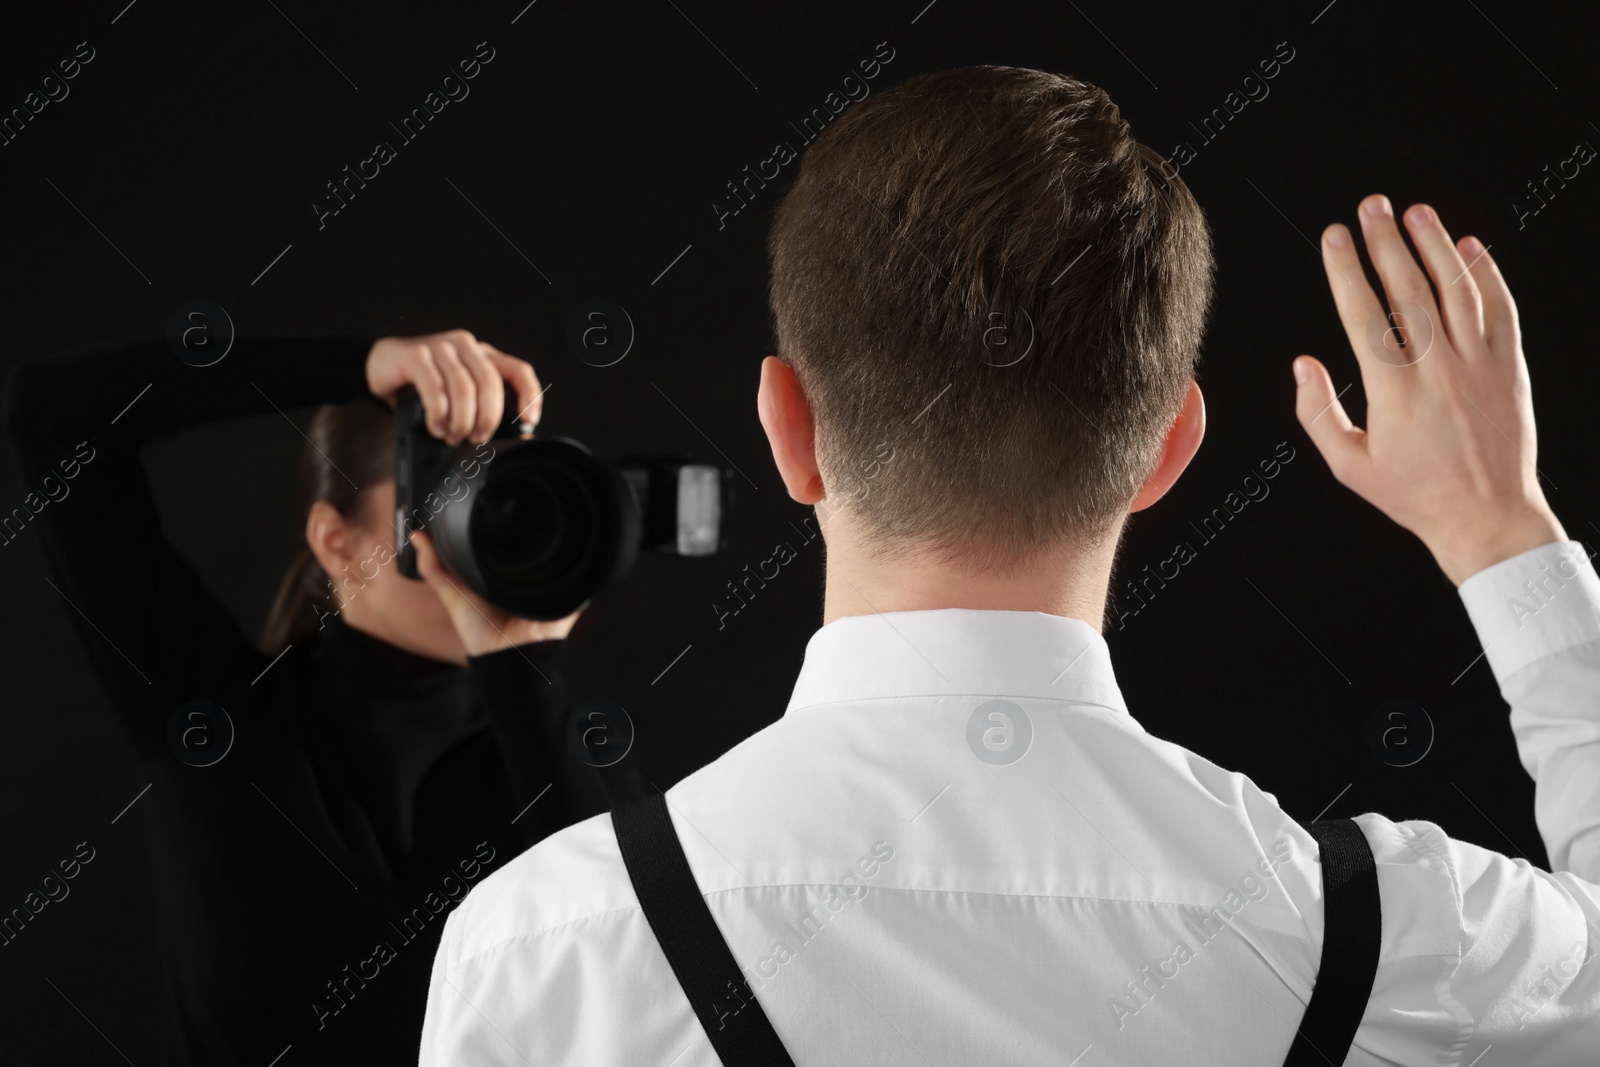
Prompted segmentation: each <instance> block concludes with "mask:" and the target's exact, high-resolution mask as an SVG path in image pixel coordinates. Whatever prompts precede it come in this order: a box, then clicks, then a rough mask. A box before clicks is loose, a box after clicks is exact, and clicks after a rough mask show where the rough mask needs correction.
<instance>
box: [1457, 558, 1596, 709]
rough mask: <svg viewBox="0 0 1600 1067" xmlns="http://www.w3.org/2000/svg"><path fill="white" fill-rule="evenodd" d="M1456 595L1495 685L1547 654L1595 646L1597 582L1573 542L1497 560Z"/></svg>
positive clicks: (1467, 582)
mask: <svg viewBox="0 0 1600 1067" xmlns="http://www.w3.org/2000/svg"><path fill="white" fill-rule="evenodd" d="M1457 592H1458V593H1460V594H1461V602H1462V603H1463V604H1465V605H1466V608H1467V615H1468V617H1469V618H1471V620H1472V626H1473V628H1474V629H1475V630H1477V631H1478V640H1479V641H1481V642H1482V643H1483V648H1484V654H1485V655H1486V656H1487V657H1488V660H1489V668H1490V669H1491V670H1492V671H1494V677H1495V681H1496V682H1503V681H1505V680H1506V678H1508V677H1509V676H1511V675H1512V674H1515V673H1516V672H1517V671H1519V670H1521V669H1522V668H1524V667H1526V666H1527V665H1528V664H1530V663H1532V662H1534V661H1535V660H1538V659H1541V658H1543V657H1545V656H1548V655H1551V654H1552V653H1556V652H1560V651H1562V650H1563V649H1567V648H1571V647H1573V646H1574V645H1580V644H1584V643H1586V642H1589V641H1600V576H1597V575H1596V574H1595V569H1594V564H1593V563H1592V562H1591V561H1590V559H1589V556H1588V554H1587V553H1586V552H1585V551H1584V547H1583V545H1582V544H1581V543H1579V542H1577V541H1553V542H1551V543H1550V544H1548V545H1540V546H1539V547H1538V548H1530V549H1529V550H1528V551H1526V552H1523V553H1521V554H1520V555H1516V556H1512V557H1511V558H1510V559H1506V560H1501V561H1500V562H1499V563H1496V564H1495V565H1494V566H1492V567H1486V568H1484V569H1483V570H1481V571H1479V572H1478V573H1477V574H1474V575H1472V576H1471V577H1470V578H1468V579H1467V580H1466V581H1464V582H1462V583H1461V585H1460V587H1459V588H1458V589H1457Z"/></svg>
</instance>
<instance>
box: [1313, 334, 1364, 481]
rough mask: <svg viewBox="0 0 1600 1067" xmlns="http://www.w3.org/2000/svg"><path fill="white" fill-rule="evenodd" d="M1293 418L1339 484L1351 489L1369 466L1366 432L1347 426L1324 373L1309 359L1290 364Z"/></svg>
mask: <svg viewBox="0 0 1600 1067" xmlns="http://www.w3.org/2000/svg"><path fill="white" fill-rule="evenodd" d="M1294 372H1295V382H1296V391H1295V398H1294V413H1295V417H1296V418H1298V419H1299V420H1300V425H1301V426H1303V427H1304V428H1305V431H1306V433H1307V435H1309V436H1310V438H1311V443H1312V444H1314V445H1316V446H1317V451H1318V452H1320V453H1321V454H1322V458H1323V459H1324V460H1325V461H1326V462H1327V464H1328V469H1329V470H1330V471H1332V472H1333V476H1334V477H1335V478H1337V479H1338V480H1339V481H1340V482H1341V483H1342V484H1344V485H1346V486H1349V487H1350V488H1352V489H1354V488H1355V487H1356V484H1357V483H1359V482H1361V481H1362V477H1363V472H1364V471H1365V469H1366V466H1367V464H1368V462H1369V460H1368V456H1367V435H1366V432H1365V431H1363V430H1361V429H1360V428H1359V427H1357V426H1355V425H1353V424H1352V423H1351V422H1350V416H1349V415H1347V414H1346V413H1345V410H1344V405H1343V404H1341V403H1340V402H1339V397H1338V394H1337V393H1335V392H1334V389H1333V380H1332V379H1331V378H1329V377H1328V369H1327V368H1326V367H1324V366H1323V365H1322V363H1321V361H1319V360H1317V359H1315V358H1314V357H1312V356H1300V357H1299V358H1297V359H1296V360H1295V361H1294Z"/></svg>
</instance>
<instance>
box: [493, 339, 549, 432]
mask: <svg viewBox="0 0 1600 1067" xmlns="http://www.w3.org/2000/svg"><path fill="white" fill-rule="evenodd" d="M483 350H484V355H485V356H487V357H488V359H489V362H490V363H491V364H493V366H494V368H495V369H496V370H497V371H498V372H499V373H500V375H501V377H503V378H504V379H505V380H506V381H507V382H509V383H510V384H511V387H512V389H513V390H515V391H516V394H517V414H518V421H519V422H529V423H533V424H535V425H537V424H538V422H539V416H540V415H542V414H543V413H544V388H543V387H542V386H541V385H540V384H539V376H538V375H536V374H534V372H533V366H532V364H530V363H528V361H527V360H522V359H518V358H517V357H516V356H508V355H506V354H505V353H504V352H502V351H500V350H499V349H498V348H495V347H494V346H493V345H487V344H486V345H484V346H483Z"/></svg>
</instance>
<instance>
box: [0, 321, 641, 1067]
mask: <svg viewBox="0 0 1600 1067" xmlns="http://www.w3.org/2000/svg"><path fill="white" fill-rule="evenodd" d="M502 378H503V379H504V380H505V381H507V382H509V383H511V384H512V385H514V386H515V387H516V389H517V394H518V397H519V401H520V402H521V403H522V405H523V411H524V412H525V413H526V415H525V417H527V418H528V419H529V420H530V421H537V418H538V409H539V404H538V396H539V388H538V382H537V380H536V378H535V377H534V375H533V371H532V368H530V367H529V366H528V365H527V364H526V363H524V362H523V361H521V360H518V359H515V358H514V357H511V356H508V355H505V354H504V353H501V352H499V351H498V350H496V349H494V348H493V347H491V346H489V345H487V344H484V343H483V342H480V341H478V340H477V339H476V338H473V337H472V336H471V335H470V334H466V333H464V332H462V331H456V332H454V333H450V334H436V335H430V336H428V337H420V338H383V339H379V340H377V341H376V342H375V341H374V340H373V339H372V338H370V337H342V338H322V339H294V340H290V339H276V340H273V339H259V338H258V339H250V338H239V339H237V340H236V341H235V343H234V345H233V348H232V350H231V351H230V352H229V353H228V354H227V356H226V358H224V359H223V360H222V361H221V362H219V363H216V364H214V365H212V366H208V367H194V366H190V365H188V364H186V363H185V362H182V361H180V360H179V359H178V358H177V357H176V356H175V355H174V354H173V352H172V350H171V349H170V348H169V347H168V345H167V344H166V343H165V342H164V341H152V342H141V343H135V344H129V345H122V346H118V347H115V348H105V349H98V350H95V351H90V352H83V353H78V354H73V355H67V356H59V357H54V358H50V359H45V360H37V361H33V362H29V363H25V364H23V365H22V366H21V367H19V368H18V369H17V370H16V371H15V372H14V373H13V376H12V379H11V382H10V386H9V389H8V396H7V407H6V422H7V429H8V431H9V434H10V439H11V444H12V448H13V450H14V453H15V455H16V459H17V463H18V467H19V474H20V476H21V478H22V480H23V482H24V484H27V485H34V486H40V487H41V488H42V490H43V491H44V493H45V494H46V496H44V497H40V496H38V495H37V494H36V495H34V496H30V497H29V498H28V499H29V501H30V502H29V504H28V508H29V510H30V512H33V515H32V517H31V519H29V525H33V526H37V527H39V529H38V530H37V531H36V535H37V536H38V537H39V543H40V545H41V546H42V548H43V551H44V554H45V556H46V560H47V563H48V571H49V577H50V579H51V581H52V582H53V583H54V584H55V586H56V587H57V588H58V590H59V591H60V592H61V594H62V595H63V597H64V598H65V599H66V600H67V601H69V603H70V604H71V608H72V610H71V611H70V612H69V615H70V617H71V618H72V620H73V623H74V625H75V626H76V627H77V630H78V635H79V638H80V641H81V642H82V645H83V648H84V650H85V652H86V653H87V655H88V657H89V660H90V663H91V665H92V668H93V670H94V672H95V674H96V676H97V678H98V680H99V682H100V684H101V686H102V688H103V689H104V691H105V693H106V695H107V697H108V698H109V699H110V703H111V706H112V708H113V710H114V712H115V714H116V715H117V717H118V719H119V721H120V723H121V724H122V727H123V728H124V730H125V731H126V733H127V735H128V737H129V738H130V740H131V742H132V744H133V747H134V750H135V751H136V752H137V754H138V758H139V761H140V766H141V772H140V773H141V775H142V777H143V778H144V779H145V780H147V781H149V782H150V783H151V785H150V788H149V790H148V793H147V794H145V795H143V797H142V799H141V800H140V801H139V803H140V807H141V809H142V811H143V813H144V818H145V821H146V825H147V826H148V829H149V839H150V847H151V851H152V870H153V874H154V878H155V880H156V886H155V889H156V898H157V907H158V909H159V913H160V915H159V917H160V922H161V929H162V937H161V941H162V945H163V953H164V956H165V960H164V964H165V966H164V973H165V975H166V979H167V982H168V985H169V996H168V997H167V1002H168V1004H169V1011H170V1018H169V1020H168V1025H167V1026H166V1027H165V1032H166V1034H167V1035H168V1039H167V1040H168V1046H169V1047H168V1048H167V1050H166V1055H165V1057H164V1059H165V1061H166V1062H169V1063H178V1064H207V1065H213V1064H232V1063H239V1064H251V1065H256V1067H259V1065H264V1064H268V1063H272V1062H275V1061H274V1057H276V1056H279V1055H280V1054H283V1053H284V1052H285V1050H286V1049H288V1051H287V1054H286V1055H283V1057H282V1059H281V1060H279V1061H276V1062H278V1063H279V1064H281V1067H290V1065H293V1064H311V1063H318V1064H352V1063H359V1064H369V1063H370V1064H390V1063H396V1064H398V1063H415V1062H416V1057H417V1041H418V1038H419V1034H420V1032H421V1025H422V1014H423V1008H424V1004H425V1000H426V995H427V988H428V977H429V972H430V968H431V966H432V963H433V955H434V950H435V948H436V947H437V945H438V942H439V935H440V932H441V929H442V927H443V925H444V916H445V914H446V913H447V912H448V911H449V909H450V908H451V907H453V906H454V904H455V903H456V902H457V901H458V900H459V899H460V898H461V896H463V895H464V894H465V892H466V891H467V890H469V889H470V888H471V886H472V885H474V884H476V882H478V881H480V880H481V879H482V878H484V877H485V876H487V874H489V873H491V872H493V871H495V870H497V869H498V868H499V867H501V866H502V865H504V864H505V863H506V862H507V861H508V860H510V859H511V858H512V857H513V856H515V855H516V854H517V853H518V852H520V851H521V850H523V849H524V848H526V847H527V846H528V845H530V844H532V843H533V842H535V841H537V840H539V839H540V838H542V837H544V836H545V835H547V834H549V833H552V832H553V831H555V830H557V829H560V828H561V827H563V826H566V825H568V824H570V823H572V822H575V821H578V820H579V819H582V818H585V817H587V816H589V815H592V814H596V813H599V812H603V811H605V810H607V809H608V808H609V807H610V806H611V805H612V803H613V802H615V801H619V800H622V799H625V798H628V797H632V796H637V795H640V794H641V793H642V792H643V783H642V779H641V777H640V775H639V774H638V772H637V770H636V768H635V767H634V766H633V761H632V760H624V761H623V762H622V763H620V764H617V765H616V766H613V767H610V768H607V769H604V770H600V769H596V768H594V767H592V766H590V765H589V762H588V761H585V760H583V759H581V758H579V753H576V752H573V751H571V750H570V749H569V747H568V745H567V743H566V734H567V722H566V715H567V712H566V692H565V686H564V684H563V682H562V678H561V674H560V672H559V667H558V660H559V658H560V654H561V649H562V645H563V639H564V638H565V636H566V634H567V631H568V630H570V628H571V626H572V622H573V619H575V618H576V616H575V615H574V616H572V617H569V618H567V619H564V620H560V621H559V622H543V623H541V622H533V621H529V620H523V619H515V618H512V617H510V616H507V615H506V614H505V613H503V612H499V611H498V610H497V609H495V608H493V607H492V606H490V605H488V604H485V603H484V602H482V601H481V600H479V599H478V598H476V597H475V596H474V595H472V594H471V593H470V592H467V591H464V590H462V589H459V588H457V587H456V586H455V585H454V583H453V581H452V580H451V578H450V576H449V575H448V573H447V572H445V571H444V569H443V568H442V566H441V565H440V564H439V562H438V559H437V557H436V556H435V555H434V554H433V553H432V550H431V546H429V545H428V544H427V543H426V539H425V538H418V542H419V543H418V555H419V565H420V567H421V569H422V571H423V573H424V575H425V576H426V577H427V581H426V582H425V583H424V582H417V581H413V580H410V579H406V578H404V577H402V576H401V575H399V574H398V573H397V568H396V567H395V565H394V561H393V560H394V557H393V551H394V538H393V533H392V527H391V516H392V515H393V514H394V505H393V493H394V488H393V463H394V459H393V444H392V437H391V434H392V429H391V426H392V418H391V416H390V413H389V410H388V408H386V407H385V406H383V405H382V404H380V403H378V402H377V401H376V400H375V399H374V397H377V398H379V399H382V400H388V401H390V402H392V399H393V395H394V393H395V391H396V390H398V389H399V388H400V387H401V386H403V385H407V384H412V385H415V386H416V387H417V388H418V391H419V393H420V394H421V395H422V398H423V401H424V405H425V407H426V409H427V411H428V415H429V426H430V429H431V430H432V431H433V432H434V433H435V434H436V435H437V436H440V437H443V438H445V439H447V440H451V441H461V440H468V441H478V440H482V439H483V438H485V437H486V436H487V435H488V434H489V433H490V432H491V431H492V430H493V428H494V427H495V426H497V425H498V423H499V421H500V414H501V410H500V409H501V407H502V406H503V397H504V394H503V387H502V384H501V381H502ZM308 404H323V405H324V406H323V407H322V408H321V409H320V410H319V411H318V413H317V416H316V418H315V419H314V420H313V422H312V424H311V427H310V429H309V430H308V431H307V438H308V440H307V447H306V449H305V458H304V460H303V470H302V483H303V489H304V490H305V493H306V496H307V499H306V501H305V512H304V516H305V518H306V533H307V545H306V549H305V551H304V552H303V553H302V555H301V557H300V558H299V559H298V560H297V561H296V563H295V564H294V565H293V567H292V568H291V570H290V572H289V574H288V575H286V577H285V580H284V585H283V589H282V590H281V591H280V595H279V598H278V603H277V604H276V605H275V606H274V609H273V613H272V617H271V618H270V619H269V622H268V627H267V631H268V632H267V634H266V636H265V639H264V641H263V642H262V646H261V647H258V646H257V645H255V644H254V643H252V642H251V641H249V640H248V639H247V638H246V636H245V634H244V633H243V632H242V631H241V629H240V627H239V626H238V624H237V623H236V622H235V621H234V620H233V619H232V617H230V616H229V615H228V613H227V612H226V611H225V610H224V609H223V608H222V606H221V605H220V604H219V603H218V602H217V601H216V600H215V599H214V598H213V597H212V596H211V595H210V594H209V593H207V592H206V590H205V588H204V587H203V586H202V584H201V582H200V580H199V578H198V577H197V576H196V574H195V573H194V571H193V570H192V569H190V567H189V566H188V565H187V564H185V563H184V561H183V560H182V559H180V558H179V557H178V555H177V554H176V552H175V551H174V550H173V548H172V547H171V546H170V545H169V544H168V543H167V542H166V541H165V540H164V538H163V536H162V533H161V528H160V523H159V520H158V517H157V514H156V510H155V507H154V505H153V502H152V499H151V494H150V490H149V486H148V484H147V482H146V478H145V475H144V471H143V468H142V467H141V464H140V460H139V452H140V450H141V449H142V447H143V446H144V445H145V444H147V443H149V442H151V441H153V440H156V439H159V438H161V437H164V436H167V435H170V434H172V433H175V432H177V431H179V430H182V429H184V428H186V427H189V426H194V425H197V424H200V423H204V422H210V421H214V420H219V419H226V418H230V417H239V416H243V415H254V414H259V413H263V412H270V411H272V410H273V408H274V407H276V408H278V409H279V410H287V409H291V408H295V407H299V406H303V405H308ZM258 462H259V461H258V460H257V459H256V458H255V457H250V456H244V457H241V463H240V469H241V471H243V472H244V476H245V477H248V476H249V474H248V472H249V471H250V470H251V469H252V468H254V467H256V465H257V464H258ZM52 487H54V488H52ZM189 490H190V491H192V492H194V493H198V494H204V493H205V492H206V487H205V486H204V485H200V484H196V485H192V486H190V487H189ZM35 500H38V501H42V502H40V503H38V506H37V508H36V507H35V504H34V501H35ZM239 565H241V566H249V565H251V564H250V561H249V560H244V559H241V560H240V561H239ZM195 702H206V703H195ZM216 708H220V709H222V712H225V713H226V714H225V716H224V715H223V714H221V713H219V712H217V711H216V710H215V709H216ZM230 725H231V734H232V737H231V741H230V739H229V737H228V734H229V733H230V729H229V727H230ZM208 746H209V747H208Z"/></svg>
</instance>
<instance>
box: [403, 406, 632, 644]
mask: <svg viewBox="0 0 1600 1067" xmlns="http://www.w3.org/2000/svg"><path fill="white" fill-rule="evenodd" d="M469 458H470V457H468V456H466V455H462V456H459V457H458V462H459V463H460V464H462V469H463V470H466V469H467V468H466V466H465V464H466V463H467V461H468V459H469ZM466 484H467V487H468V494H467V495H466V496H465V497H460V494H459V492H458V493H457V494H456V495H457V497H459V499H456V500H455V501H454V502H453V503H452V504H451V505H450V506H448V507H446V508H444V509H443V511H442V512H441V513H440V514H439V516H438V521H436V522H434V523H433V524H432V531H433V533H434V535H435V544H436V545H437V546H438V548H439V555H440V558H441V559H443V560H444V562H445V565H446V566H448V567H449V568H450V569H451V570H452V571H454V572H455V573H456V575H457V576H458V577H460V578H461V579H462V580H463V581H465V582H466V584H467V585H468V586H469V587H471V588H472V589H473V590H475V591H476V592H477V593H478V595H480V596H482V597H483V598H484V599H485V600H488V601H489V602H490V603H492V604H496V605H498V606H500V607H502V608H505V609H506V610H508V611H510V612H512V613H513V614H517V615H521V616H523V617H525V618H530V619H559V618H562V617H563V616H565V615H568V614H571V613H572V612H573V611H575V610H577V609H578V608H579V607H581V606H582V605H583V604H584V602H585V601H587V600H588V599H589V598H590V597H592V596H593V595H594V594H595V593H596V592H597V591H599V590H601V589H604V588H606V587H607V586H609V585H611V584H612V583H614V582H615V581H617V580H618V579H619V578H620V577H621V576H622V575H623V574H624V573H626V572H627V570H628V568H629V567H631V566H632V565H633V561H634V558H635V557H636V556H637V554H638V551H639V545H640V541H641V536H642V535H641V520H640V513H639V506H638V503H637V501H636V500H635V499H634V497H633V495H632V492H631V490H630V489H629V487H628V484H627V482H626V481H625V480H624V479H623V478H622V476H621V475H620V474H618V473H617V472H616V471H614V470H613V469H611V468H610V467H609V466H607V465H606V464H604V463H602V462H600V461H599V460H597V459H596V458H595V457H594V456H593V455H592V454H591V453H590V452H589V450H588V449H586V448H584V447H583V446H582V445H580V444H578V443H577V442H575V441H569V440H566V439H565V438H540V439H533V440H525V441H513V442H503V443H501V445H500V446H499V447H498V448H497V449H496V452H495V454H494V456H493V457H492V459H490V460H482V461H480V462H479V463H478V464H477V466H476V468H475V469H474V470H473V473H472V474H471V475H470V476H468V477H467V479H466ZM441 495H443V494H442V492H441Z"/></svg>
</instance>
